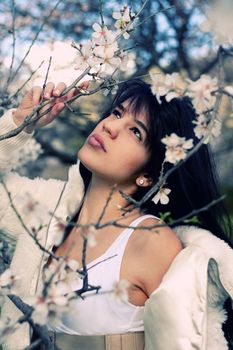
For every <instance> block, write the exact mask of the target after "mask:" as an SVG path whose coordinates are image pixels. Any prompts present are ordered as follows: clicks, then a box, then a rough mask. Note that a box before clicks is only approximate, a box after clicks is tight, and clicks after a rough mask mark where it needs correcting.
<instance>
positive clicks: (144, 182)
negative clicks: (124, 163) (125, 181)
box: [136, 174, 153, 187]
mask: <svg viewBox="0 0 233 350" xmlns="http://www.w3.org/2000/svg"><path fill="white" fill-rule="evenodd" d="M136 184H137V185H138V186H139V187H149V186H152V184H153V179H152V178H151V177H150V176H149V175H148V174H142V175H140V176H138V177H137V178H136Z"/></svg>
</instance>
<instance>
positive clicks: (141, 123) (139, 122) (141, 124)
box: [116, 104, 149, 137]
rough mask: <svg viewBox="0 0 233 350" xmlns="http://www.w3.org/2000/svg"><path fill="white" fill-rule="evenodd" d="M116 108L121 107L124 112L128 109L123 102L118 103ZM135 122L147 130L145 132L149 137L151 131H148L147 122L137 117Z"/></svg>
mask: <svg viewBox="0 0 233 350" xmlns="http://www.w3.org/2000/svg"><path fill="white" fill-rule="evenodd" d="M116 108H119V109H121V110H122V112H125V111H126V109H125V107H124V106H123V105H122V104H119V105H117V106H116ZM135 122H136V124H138V125H139V126H140V127H141V128H142V129H143V130H144V131H145V133H146V135H147V137H148V136H149V131H148V129H147V127H146V126H145V124H144V123H143V122H142V121H141V120H138V119H135Z"/></svg>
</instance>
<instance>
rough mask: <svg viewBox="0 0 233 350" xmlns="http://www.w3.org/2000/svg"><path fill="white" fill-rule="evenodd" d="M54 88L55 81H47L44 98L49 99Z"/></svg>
mask: <svg viewBox="0 0 233 350" xmlns="http://www.w3.org/2000/svg"><path fill="white" fill-rule="evenodd" d="M53 89H54V83H52V82H49V83H47V84H46V86H45V89H44V98H46V99H49V98H50V97H51V95H52V92H53Z"/></svg>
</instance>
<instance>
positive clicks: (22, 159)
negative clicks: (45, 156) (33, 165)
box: [10, 138, 43, 170]
mask: <svg viewBox="0 0 233 350" xmlns="http://www.w3.org/2000/svg"><path fill="white" fill-rule="evenodd" d="M42 153H43V151H42V147H41V145H40V144H39V143H38V142H37V141H36V140H35V139H33V138H32V139H30V140H29V141H28V142H27V143H26V145H24V146H23V147H20V148H19V149H17V150H16V151H15V152H14V154H13V156H12V158H11V160H10V166H11V168H12V169H14V170H16V169H19V168H20V167H23V166H24V165H26V164H27V163H28V162H31V161H35V160H36V159H37V158H38V157H39V155H41V154H42Z"/></svg>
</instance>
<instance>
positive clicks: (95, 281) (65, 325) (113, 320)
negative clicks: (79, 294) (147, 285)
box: [49, 215, 159, 335]
mask: <svg viewBox="0 0 233 350" xmlns="http://www.w3.org/2000/svg"><path fill="white" fill-rule="evenodd" d="M149 217H153V218H157V217H156V216H154V215H143V216H141V217H139V218H137V219H136V220H134V221H133V222H132V223H131V224H130V225H129V226H134V227H135V226H137V225H138V224H139V223H140V222H141V221H143V220H144V219H147V218H149ZM157 219H159V218H157ZM133 232H134V229H133V228H126V229H125V230H123V232H122V233H121V234H120V235H119V236H118V237H117V238H116V240H115V241H114V242H113V243H112V244H111V246H110V247H109V248H108V249H107V250H106V251H105V253H104V254H102V255H101V256H99V257H98V258H97V259H95V260H93V261H92V262H91V263H89V264H87V268H88V282H89V284H91V285H93V286H101V289H100V294H96V293H95V292H93V291H91V292H87V293H84V294H83V296H84V297H85V295H88V294H91V296H88V297H87V298H85V299H84V300H83V299H81V298H78V299H76V300H75V301H74V304H73V306H72V310H71V311H69V313H66V314H64V316H63V317H62V319H61V320H60V321H56V322H53V324H52V323H50V324H49V329H50V330H53V331H55V332H61V333H68V334H75V335H100V334H114V333H115V334H117V333H127V332H137V331H143V330H144V324H143V314H144V306H136V305H133V304H131V303H129V302H125V301H119V300H116V299H115V298H114V297H113V294H112V293H104V292H109V291H111V290H112V288H113V284H114V282H119V280H120V269H121V263H122V258H123V255H124V251H125V248H126V245H127V243H128V240H129V238H130V236H131V234H132V233H133ZM109 257H112V258H110V259H108V260H105V259H107V258H109ZM103 260H105V261H103ZM98 262H100V263H99V264H98ZM80 287H81V286H80V285H79V286H77V289H78V288H80ZM101 293H103V294H101Z"/></svg>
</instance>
